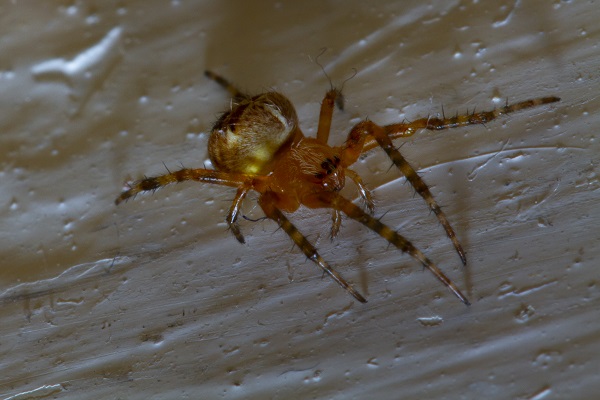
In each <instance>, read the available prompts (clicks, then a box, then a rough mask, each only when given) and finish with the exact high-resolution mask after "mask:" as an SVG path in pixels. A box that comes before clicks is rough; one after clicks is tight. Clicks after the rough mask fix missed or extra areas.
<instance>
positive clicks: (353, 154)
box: [115, 71, 560, 305]
mask: <svg viewBox="0 0 600 400" xmlns="http://www.w3.org/2000/svg"><path fill="white" fill-rule="evenodd" d="M205 75H206V76H207V77H208V78H210V79H212V80H214V81H216V82H217V83H218V84H220V85H221V86H222V87H223V88H225V90H227V91H228V92H229V94H230V95H231V96H232V98H233V103H232V106H231V109H230V110H229V111H227V112H225V113H224V114H223V115H222V116H221V117H220V118H219V119H218V120H217V121H216V123H215V124H214V126H213V128H212V133H211V135H210V138H209V141H208V154H209V157H210V160H211V162H212V164H213V166H214V167H215V169H205V168H194V169H190V168H183V169H181V170H179V171H175V172H170V171H167V172H168V173H167V174H164V175H160V176H155V177H146V178H144V179H141V180H139V181H136V182H134V183H132V184H131V185H129V186H128V188H127V190H125V191H123V192H122V193H121V195H120V196H119V197H118V198H117V199H116V200H115V203H116V204H119V203H121V202H122V201H124V200H127V199H129V198H130V197H133V196H135V195H137V194H138V193H140V192H147V191H155V190H156V189H158V188H161V187H163V186H165V185H168V184H170V183H174V182H183V181H189V180H194V181H198V182H204V183H212V184H216V185H223V186H231V187H234V188H237V192H236V194H235V197H234V199H233V203H232V204H231V207H230V208H229V212H228V213H227V217H226V222H227V224H228V226H229V228H230V230H231V232H232V233H233V235H234V236H235V238H236V239H237V240H238V241H239V242H240V243H244V242H245V240H244V236H243V235H242V232H241V231H240V228H239V226H238V223H237V220H238V217H239V214H240V208H241V204H242V202H243V201H244V198H245V197H246V195H247V194H248V192H249V191H251V190H254V191H256V192H258V193H259V198H258V204H259V205H260V208H261V209H262V211H263V212H264V214H265V216H266V217H267V218H268V219H271V220H273V221H275V222H276V223H277V224H278V225H279V226H280V227H281V229H283V231H284V232H285V233H287V234H288V236H289V237H290V238H291V239H292V241H293V242H294V243H295V244H296V245H297V246H298V247H299V248H300V250H301V251H302V252H303V253H304V254H305V255H306V257H308V258H309V259H310V260H311V261H312V262H314V263H315V264H316V265H317V266H318V267H320V268H321V269H322V270H323V272H324V274H325V273H326V274H327V275H329V276H330V277H331V278H332V279H333V280H334V281H335V282H337V284H338V285H340V286H341V287H342V288H344V289H345V290H346V291H347V292H348V293H350V294H351V295H352V296H353V297H354V298H355V299H356V300H358V301H360V302H362V303H366V301H367V300H366V299H365V298H364V297H363V296H362V295H361V294H360V293H359V292H358V291H357V290H356V289H355V288H354V287H353V286H351V285H350V284H348V283H347V282H346V280H345V279H344V278H343V277H342V276H341V275H340V274H339V273H338V272H337V271H336V270H334V269H333V268H332V267H331V266H330V265H329V264H328V263H327V262H326V261H325V260H324V259H323V258H322V257H321V255H320V254H319V253H318V251H317V249H316V248H315V246H314V245H313V244H311V242H310V241H308V239H307V238H306V237H305V236H304V235H303V234H302V233H301V232H300V231H299V230H298V229H297V228H296V227H295V226H294V224H292V222H290V220H289V219H288V217H287V216H286V214H290V213H293V212H295V211H296V210H298V208H299V207H300V206H305V207H308V208H325V209H330V210H331V218H332V226H331V236H332V237H334V236H335V235H336V234H337V232H338V230H339V228H340V225H341V220H342V214H344V215H346V216H347V217H349V218H351V219H353V220H356V221H358V222H360V223H361V224H363V225H365V226H366V227H368V228H369V229H371V230H372V231H374V232H375V233H377V234H378V235H379V236H381V237H382V238H384V239H385V240H387V241H388V242H389V243H390V244H392V245H394V246H395V247H397V248H398V249H399V250H401V251H402V252H404V253H407V254H408V255H410V256H411V257H412V258H414V259H415V260H417V261H419V262H420V263H421V264H422V265H423V266H424V267H425V268H427V269H428V270H429V271H431V272H432V273H433V275H434V276H435V277H436V278H437V279H438V280H440V281H441V282H442V283H443V284H444V285H446V287H448V289H449V290H450V291H451V292H452V293H454V295H456V297H458V298H459V299H460V300H461V301H462V302H463V303H464V304H466V305H470V302H469V300H468V299H467V297H466V296H465V295H464V294H463V293H462V292H461V291H460V290H459V289H458V287H457V286H456V285H455V284H454V283H453V282H452V281H451V280H450V278H448V277H447V276H446V275H445V274H444V273H443V272H442V271H441V270H440V269H439V268H438V267H437V266H436V265H435V264H434V263H433V262H432V261H431V260H430V259H429V258H427V257H426V256H425V255H424V254H423V253H422V252H421V251H420V250H419V249H417V248H416V247H415V246H414V245H413V244H412V243H411V242H410V241H409V240H407V239H406V238H405V237H404V236H402V235H400V234H399V233H398V232H397V231H395V230H394V229H392V228H390V227H389V226H387V225H385V224H384V223H382V222H381V221H380V220H379V219H377V218H375V217H373V213H374V204H373V198H372V196H371V192H370V191H369V189H368V188H367V187H366V186H365V185H364V183H363V181H362V179H361V177H360V176H359V175H358V174H357V173H356V172H354V171H353V170H352V169H350V167H351V166H352V164H354V163H355V162H356V161H357V160H358V158H359V157H360V156H361V155H362V154H363V153H365V152H367V151H369V150H371V149H373V148H375V147H377V146H380V147H381V148H382V149H383V150H384V151H385V152H386V153H387V155H388V156H389V158H390V159H391V160H392V162H393V163H394V164H395V165H396V167H397V168H398V169H399V170H400V172H401V173H402V174H403V175H404V176H405V177H406V179H407V180H408V181H409V182H410V184H411V185H412V186H413V187H414V189H415V190H416V192H417V193H419V195H421V197H423V199H424V200H425V202H426V203H427V205H428V206H429V208H430V209H431V210H432V211H433V212H434V213H435V215H436V216H437V218H438V220H439V221H440V223H441V225H442V227H443V228H444V230H445V231H446V235H447V236H448V238H449V239H450V240H451V241H452V243H453V245H454V248H455V249H456V252H457V253H458V255H459V257H460V259H461V261H462V263H463V264H464V265H466V263H467V259H466V256H465V252H464V250H463V248H462V246H461V245H460V243H459V241H458V239H457V237H456V234H455V232H454V230H453V229H452V227H451V226H450V223H449V222H448V219H447V218H446V215H445V214H444V212H443V211H442V210H441V208H440V207H439V206H438V204H437V203H436V201H435V200H434V198H433V195H432V194H431V192H430V190H429V188H428V187H427V185H426V184H425V183H424V181H423V180H422V179H421V177H420V176H419V175H418V174H417V172H416V171H415V170H414V168H413V167H411V166H410V164H409V163H408V162H407V161H406V159H405V158H404V157H403V156H402V155H401V154H400V152H399V151H398V148H396V147H395V146H394V144H393V140H395V139H398V138H403V137H408V136H411V135H413V134H414V133H415V132H416V131H418V130H421V129H428V130H443V129H450V128H459V127H463V126H467V125H475V124H485V123H487V122H490V121H492V120H494V119H496V118H498V117H499V116H501V115H504V114H508V113H512V112H515V111H519V110H523V109H527V108H530V107H535V106H539V105H542V104H548V103H553V102H556V101H559V100H560V99H559V98H558V97H541V98H536V99H531V100H526V101H522V102H519V103H515V104H511V105H509V104H508V102H507V103H506V105H505V106H504V107H501V108H497V109H494V110H492V111H483V112H477V113H476V112H475V111H473V113H471V114H469V113H467V114H465V115H458V114H457V115H455V116H454V117H450V118H447V117H446V116H445V115H442V117H441V118H436V117H428V118H421V119H417V120H414V121H412V122H401V123H396V124H391V125H383V126H382V125H378V124H376V123H374V122H372V121H370V120H368V119H366V120H363V121H361V122H359V123H358V124H356V125H355V126H354V127H353V128H352V129H351V130H350V133H349V134H348V138H347V139H346V141H345V143H344V144H343V145H341V146H336V147H332V146H329V145H328V144H327V141H328V139H329V133H330V128H331V118H332V115H333V110H334V108H335V107H336V106H337V107H338V108H339V109H342V108H343V97H342V93H341V91H340V90H338V89H336V88H334V87H333V85H332V86H331V88H330V90H328V91H327V93H326V94H325V97H324V99H323V102H322V103H321V109H320V114H319V123H318V128H317V134H316V137H314V138H312V137H306V136H304V134H303V133H302V131H301V130H300V127H299V122H298V116H297V115H296V111H295V109H294V106H293V105H292V103H291V102H290V100H288V99H287V98H286V97H285V96H283V95H282V94H281V93H278V92H275V91H270V92H266V93H262V94H258V95H256V96H249V95H247V94H245V93H243V92H241V91H240V90H238V89H237V88H236V87H235V86H233V85H232V84H231V83H229V82H228V81H227V80H226V79H224V78H223V77H221V76H219V75H217V74H215V73H213V72H210V71H206V72H205ZM346 178H350V180H351V181H352V182H353V183H354V185H355V186H356V187H357V188H358V192H359V195H360V197H361V198H362V200H363V201H364V204H365V209H363V208H361V207H359V206H358V205H356V204H354V203H353V202H352V201H350V200H348V199H346V198H345V197H343V196H342V195H341V194H340V190H341V189H342V188H343V187H344V184H345V179H346Z"/></svg>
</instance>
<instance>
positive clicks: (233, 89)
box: [204, 70, 250, 100]
mask: <svg viewBox="0 0 600 400" xmlns="http://www.w3.org/2000/svg"><path fill="white" fill-rule="evenodd" d="M204 75H205V76H206V77H207V78H210V79H212V80H213V81H215V82H217V83H218V84H219V85H221V86H222V87H223V88H224V89H225V90H227V91H228V92H229V94H230V95H231V97H233V98H234V99H236V100H242V99H249V98H250V96H248V95H247V94H246V93H244V92H242V91H240V90H239V89H238V88H236V87H235V86H233V84H231V83H230V82H229V81H228V80H227V79H225V78H223V77H222V76H221V75H217V74H215V73H214V72H212V71H208V70H207V71H204Z"/></svg>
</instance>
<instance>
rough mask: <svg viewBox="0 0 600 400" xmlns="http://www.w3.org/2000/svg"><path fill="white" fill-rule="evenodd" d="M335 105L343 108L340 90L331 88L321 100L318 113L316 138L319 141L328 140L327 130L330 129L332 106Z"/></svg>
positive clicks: (325, 141)
mask: <svg viewBox="0 0 600 400" xmlns="http://www.w3.org/2000/svg"><path fill="white" fill-rule="evenodd" d="M335 105H337V106H338V108H339V109H340V110H341V109H343V106H344V103H343V97H342V92H341V91H339V90H338V89H335V88H333V87H332V88H331V89H329V90H328V91H327V93H326V94H325V97H324V98H323V101H322V102H321V111H320V113H319V128H318V129H317V140H318V141H320V142H321V143H324V144H325V143H327V141H328V140H329V132H330V131H331V118H332V117H333V108H334V106H335Z"/></svg>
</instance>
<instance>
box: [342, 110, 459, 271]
mask: <svg viewBox="0 0 600 400" xmlns="http://www.w3.org/2000/svg"><path fill="white" fill-rule="evenodd" d="M350 136H355V137H356V136H362V137H373V138H375V139H376V140H377V143H378V144H379V146H381V147H382V148H383V150H384V151H385V152H386V154H387V155H388V157H390V159H391V160H392V162H393V163H394V165H396V167H398V169H399V170H400V172H402V174H404V176H405V177H406V179H407V180H408V181H409V182H410V184H411V185H412V186H413V187H414V188H415V190H416V191H417V193H419V195H420V196H421V197H422V198H423V199H424V200H425V202H426V203H427V205H428V206H429V208H430V209H431V211H433V212H434V213H435V215H436V216H437V218H438V220H439V221H440V224H442V227H443V228H444V230H445V231H446V235H447V236H448V238H450V240H451V241H452V244H453V245H454V248H455V249H456V252H457V253H458V255H459V257H460V259H461V261H462V263H463V264H464V265H466V264H467V258H466V255H465V251H464V250H463V248H462V246H461V244H460V242H459V241H458V238H457V237H456V233H455V232H454V229H452V226H451V225H450V222H449V221H448V218H447V217H446V214H444V212H443V211H442V209H441V208H440V206H439V205H438V204H437V202H436V201H435V199H434V198H433V195H432V194H431V191H429V188H428V187H427V185H426V184H425V182H424V181H423V179H421V177H420V176H419V174H417V172H416V171H415V170H414V168H413V167H412V166H411V165H410V164H409V163H408V161H406V159H405V158H404V157H403V156H402V154H400V152H399V151H398V149H396V147H394V144H393V143H392V140H391V138H390V136H389V135H388V134H387V132H386V131H385V127H381V126H379V125H377V124H375V123H374V122H371V121H363V122H360V123H359V124H357V125H356V126H355V127H354V128H353V129H352V132H351V134H350Z"/></svg>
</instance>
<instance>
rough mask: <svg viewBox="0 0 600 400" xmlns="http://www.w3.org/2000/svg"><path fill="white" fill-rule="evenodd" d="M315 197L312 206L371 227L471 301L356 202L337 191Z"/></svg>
mask: <svg viewBox="0 0 600 400" xmlns="http://www.w3.org/2000/svg"><path fill="white" fill-rule="evenodd" d="M316 197H317V198H316V199H313V200H314V201H315V203H312V206H317V205H318V203H319V202H320V204H321V207H333V208H334V209H336V210H340V211H342V212H343V213H344V214H346V215H347V216H348V217H350V218H352V219H353V220H356V221H358V222H360V223H361V224H363V225H365V226H366V227H367V228H369V229H371V230H372V231H374V232H375V233H377V234H378V235H379V236H381V237H382V238H384V239H385V240H387V241H388V242H389V243H390V244H393V245H394V246H396V247H397V248H398V249H399V250H401V251H403V252H405V253H407V254H408V255H410V256H411V257H412V258H414V259H415V260H417V261H419V262H420V263H421V264H423V266H424V267H425V268H427V269H428V270H429V271H431V272H432V273H433V275H435V277H436V278H438V279H439V280H440V281H441V282H442V283H443V284H444V285H446V287H448V289H450V291H451V292H452V293H454V295H455V296H456V297H458V298H459V299H460V300H461V301H462V302H463V303H465V304H466V305H470V304H471V303H470V302H469V300H468V299H467V297H466V296H465V295H464V294H462V292H461V291H460V290H459V289H458V287H457V286H456V285H455V284H454V282H452V281H451V280H450V278H448V277H447V276H446V275H445V274H444V273H443V272H442V271H441V270H440V269H439V268H438V267H437V266H436V265H435V264H434V263H433V262H432V261H431V260H429V258H427V257H426V256H425V255H424V254H423V253H422V252H421V251H420V250H419V249H417V248H416V247H415V246H414V245H413V244H412V243H411V242H410V241H408V240H407V239H406V238H405V237H403V236H402V235H400V234H399V233H398V232H396V231H394V230H393V229H391V228H390V227H388V226H387V225H385V224H383V223H382V222H380V221H379V220H378V219H376V218H374V217H372V216H371V215H369V214H367V213H366V212H365V211H363V210H362V209H361V208H360V207H358V206H357V205H356V204H354V203H352V202H351V201H349V200H347V199H346V198H344V197H342V196H341V195H339V194H338V193H334V192H324V193H320V194H317V195H316Z"/></svg>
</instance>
